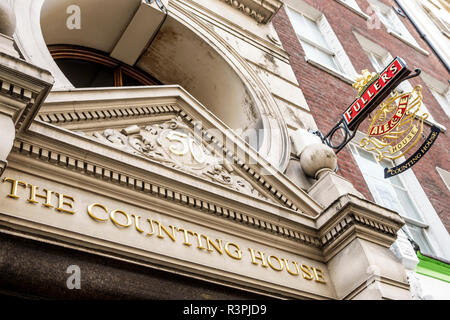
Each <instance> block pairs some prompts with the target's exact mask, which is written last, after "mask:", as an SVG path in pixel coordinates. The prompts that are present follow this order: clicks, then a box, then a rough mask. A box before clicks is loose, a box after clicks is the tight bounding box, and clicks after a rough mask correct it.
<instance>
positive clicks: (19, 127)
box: [0, 0, 53, 176]
mask: <svg viewBox="0 0 450 320" xmlns="http://www.w3.org/2000/svg"><path fill="white" fill-rule="evenodd" d="M15 28H16V19H15V15H14V13H13V11H12V9H11V8H10V7H9V5H8V4H7V3H6V1H4V0H0V137H1V141H2V143H1V144H0V176H1V174H2V173H3V171H4V170H5V168H6V166H7V163H8V162H7V157H8V155H9V153H10V152H11V148H12V146H13V143H14V138H15V137H16V135H17V134H20V133H21V132H23V131H25V130H26V129H27V128H28V127H29V126H30V124H31V122H32V121H33V119H34V117H35V116H36V114H37V112H38V110H39V108H40V106H41V105H42V102H43V101H44V99H45V97H46V96H47V94H48V92H49V91H50V89H51V87H52V85H53V77H52V76H51V74H50V73H49V72H48V71H46V70H42V69H40V68H37V67H36V66H34V65H32V64H29V63H27V62H26V61H24V60H22V59H21V58H20V55H19V53H18V52H17V51H16V49H15V48H14V38H13V36H14V32H15Z"/></svg>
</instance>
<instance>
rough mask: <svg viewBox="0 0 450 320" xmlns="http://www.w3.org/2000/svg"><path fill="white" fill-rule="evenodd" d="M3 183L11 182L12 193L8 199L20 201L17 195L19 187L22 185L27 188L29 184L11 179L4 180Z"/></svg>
mask: <svg viewBox="0 0 450 320" xmlns="http://www.w3.org/2000/svg"><path fill="white" fill-rule="evenodd" d="M3 182H11V193H10V194H8V195H7V197H10V198H13V199H19V198H20V197H19V196H18V195H17V186H18V185H21V186H23V187H25V188H26V187H27V184H26V183H25V182H23V181H19V180H15V179H11V178H4V179H3Z"/></svg>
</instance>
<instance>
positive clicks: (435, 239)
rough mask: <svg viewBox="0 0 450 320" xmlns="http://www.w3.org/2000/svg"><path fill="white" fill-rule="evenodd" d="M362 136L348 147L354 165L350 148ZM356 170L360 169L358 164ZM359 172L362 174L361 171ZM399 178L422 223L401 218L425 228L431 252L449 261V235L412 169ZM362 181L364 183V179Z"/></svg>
mask: <svg viewBox="0 0 450 320" xmlns="http://www.w3.org/2000/svg"><path fill="white" fill-rule="evenodd" d="M364 136H365V134H363V133H362V132H360V131H358V132H357V133H356V136H355V138H354V139H353V140H352V141H351V142H350V144H349V145H348V147H349V148H350V150H351V154H352V155H353V157H354V159H355V162H356V163H358V161H357V159H356V158H355V155H354V151H353V150H352V149H351V148H352V147H355V146H356V147H358V148H359V142H360V141H361V139H362V138H363V137H364ZM405 160H406V159H405V158H404V157H402V158H400V159H397V160H395V161H394V164H395V165H399V164H400V163H402V162H404V161H405ZM424 161H426V160H424ZM358 168H360V167H359V163H358ZM360 170H361V172H362V169H360ZM399 178H400V179H401V181H402V183H403V185H405V186H406V188H407V189H408V193H409V194H410V196H411V197H412V198H413V201H414V206H415V207H416V208H417V209H418V211H419V213H420V214H421V218H422V219H423V221H424V222H420V221H416V220H414V219H411V218H408V217H404V216H402V218H403V219H404V220H405V221H406V222H408V223H410V224H414V225H418V226H422V227H426V232H425V236H426V240H427V241H428V243H429V244H430V245H431V247H432V249H433V251H434V252H435V255H436V256H437V257H442V258H444V259H446V260H450V259H449V258H450V235H449V233H448V231H447V229H446V228H445V226H444V225H443V223H442V221H441V219H440V218H439V216H438V214H437V212H436V210H435V209H434V208H433V205H432V204H431V202H430V200H429V199H428V197H427V195H426V194H425V191H424V190H423V188H422V186H421V185H420V182H419V181H418V179H417V177H416V175H415V174H414V171H413V170H412V169H409V170H406V171H405V172H403V173H402V174H401V175H400V176H399ZM364 181H366V180H365V178H364ZM399 233H401V232H399Z"/></svg>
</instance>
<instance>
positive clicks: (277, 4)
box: [220, 0, 283, 24]
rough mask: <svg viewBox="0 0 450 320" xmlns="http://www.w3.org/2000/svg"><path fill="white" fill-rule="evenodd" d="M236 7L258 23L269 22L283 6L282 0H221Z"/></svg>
mask: <svg viewBox="0 0 450 320" xmlns="http://www.w3.org/2000/svg"><path fill="white" fill-rule="evenodd" d="M220 1H222V2H225V3H227V4H229V5H230V6H232V7H233V8H236V9H237V10H239V11H241V12H242V13H244V14H246V15H247V16H249V17H251V18H253V19H255V20H256V21H257V22H258V23H263V24H266V23H269V22H270V20H272V17H273V16H274V15H275V14H276V13H277V12H278V10H280V8H281V7H282V6H283V1H281V0H220Z"/></svg>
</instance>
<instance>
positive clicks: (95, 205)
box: [87, 203, 108, 222]
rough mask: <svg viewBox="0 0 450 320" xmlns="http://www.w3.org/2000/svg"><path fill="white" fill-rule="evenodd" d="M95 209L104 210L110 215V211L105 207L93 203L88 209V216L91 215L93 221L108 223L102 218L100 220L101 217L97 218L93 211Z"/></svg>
mask: <svg viewBox="0 0 450 320" xmlns="http://www.w3.org/2000/svg"><path fill="white" fill-rule="evenodd" d="M94 207H99V208H102V209H103V210H105V212H106V213H108V209H107V208H106V207H105V206H104V205H102V204H99V203H93V204H91V205H89V207H88V209H87V212H88V215H89V216H90V217H91V218H92V219H94V220H97V221H103V222H104V221H107V220H108V219H102V218H99V217H97V216H96V215H95V214H94V213H93V212H92V210H93V209H94Z"/></svg>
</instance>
